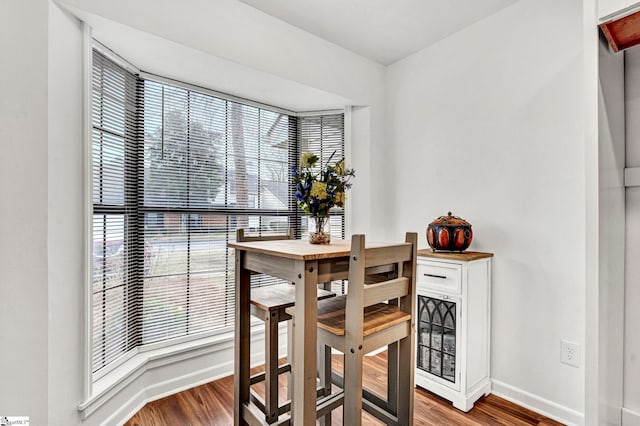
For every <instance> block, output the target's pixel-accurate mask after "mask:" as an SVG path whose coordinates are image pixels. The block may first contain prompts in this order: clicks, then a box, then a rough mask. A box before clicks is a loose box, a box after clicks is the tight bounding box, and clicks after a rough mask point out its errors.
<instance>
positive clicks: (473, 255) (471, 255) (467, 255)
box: [418, 249, 493, 262]
mask: <svg viewBox="0 0 640 426" xmlns="http://www.w3.org/2000/svg"><path fill="white" fill-rule="evenodd" d="M421 256H422V257H430V258H434V259H448V260H462V261H464V262H469V261H472V260H480V259H486V258H488V257H493V253H486V252H481V251H465V252H462V253H447V252H442V251H433V250H431V249H420V250H418V257H421Z"/></svg>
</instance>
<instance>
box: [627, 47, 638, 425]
mask: <svg viewBox="0 0 640 426" xmlns="http://www.w3.org/2000/svg"><path fill="white" fill-rule="evenodd" d="M625 101H626V102H625V106H626V133H627V141H626V142H627V143H626V166H627V167H640V120H639V119H638V118H639V117H640V50H639V49H638V48H633V49H629V50H627V51H626V52H625ZM626 201H627V206H626V217H627V229H626V230H627V234H626V235H627V240H626V241H627V244H626V250H627V252H626V262H625V272H626V276H625V324H626V327H625V339H624V376H625V381H624V406H625V408H627V409H629V410H632V411H634V412H635V413H637V418H638V419H639V420H640V333H638V328H637V324H640V310H639V309H638V306H639V305H640V263H638V259H640V187H630V188H627V190H626Z"/></svg>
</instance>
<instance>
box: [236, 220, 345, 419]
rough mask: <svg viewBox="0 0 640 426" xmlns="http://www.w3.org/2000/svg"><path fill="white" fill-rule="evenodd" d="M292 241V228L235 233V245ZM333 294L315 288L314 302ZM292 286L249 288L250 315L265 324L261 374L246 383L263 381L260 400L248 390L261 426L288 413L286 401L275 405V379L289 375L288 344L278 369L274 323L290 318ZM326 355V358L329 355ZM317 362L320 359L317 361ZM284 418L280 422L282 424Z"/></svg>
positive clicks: (276, 386)
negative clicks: (261, 418) (259, 413)
mask: <svg viewBox="0 0 640 426" xmlns="http://www.w3.org/2000/svg"><path fill="white" fill-rule="evenodd" d="M292 239H294V230H293V228H290V229H289V232H288V233H287V234H270V235H266V234H264V235H260V236H257V235H247V234H245V230H244V229H238V230H237V231H236V241H237V242H251V241H273V240H292ZM334 296H335V294H334V293H332V292H330V291H327V290H322V289H318V300H322V299H326V298H329V297H334ZM295 300H296V299H295V287H294V286H293V285H292V284H291V283H283V284H275V285H268V286H264V287H256V288H251V298H250V304H251V315H253V316H254V317H256V318H259V319H260V320H262V321H264V323H265V339H264V341H265V347H264V353H265V366H264V368H265V371H264V373H259V374H256V375H254V376H252V377H251V378H250V380H249V383H250V385H253V384H256V383H258V382H261V381H264V393H265V398H264V400H262V398H260V396H258V395H257V394H256V393H255V392H254V391H253V390H252V389H251V390H250V396H249V397H250V399H251V402H252V403H253V404H255V406H256V407H257V408H259V409H260V410H261V411H262V412H263V413H264V418H265V423H264V424H273V423H280V421H279V417H280V416H281V415H282V414H284V413H286V412H288V411H289V410H290V406H291V404H290V402H287V403H285V404H283V405H282V406H280V405H279V403H278V376H279V375H280V374H283V373H289V374H290V372H291V354H292V350H291V347H290V346H291V345H288V347H287V363H286V364H284V365H282V366H278V349H279V344H278V324H279V323H280V322H282V321H288V320H290V319H291V316H290V315H289V314H287V313H286V309H287V308H289V307H292V306H294V305H295ZM291 332H292V330H291V326H290V323H289V327H288V334H289V336H290V335H291ZM327 356H329V357H330V354H328V355H327ZM319 359H320V358H319ZM291 384H292V380H291V379H290V378H289V380H288V388H289V391H290V390H291ZM286 422H288V419H285V420H283V423H286Z"/></svg>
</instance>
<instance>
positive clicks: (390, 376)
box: [387, 342, 399, 415]
mask: <svg viewBox="0 0 640 426" xmlns="http://www.w3.org/2000/svg"><path fill="white" fill-rule="evenodd" d="M398 368H399V364H398V343H397V342H393V343H390V344H389V345H388V346H387V404H388V407H387V408H388V411H389V412H390V413H391V414H393V415H397V414H398Z"/></svg>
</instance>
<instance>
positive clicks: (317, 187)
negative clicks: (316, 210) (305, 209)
mask: <svg viewBox="0 0 640 426" xmlns="http://www.w3.org/2000/svg"><path fill="white" fill-rule="evenodd" d="M311 196H312V197H315V198H317V199H318V200H326V199H327V184H326V183H324V182H313V185H311Z"/></svg>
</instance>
